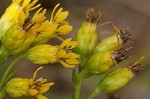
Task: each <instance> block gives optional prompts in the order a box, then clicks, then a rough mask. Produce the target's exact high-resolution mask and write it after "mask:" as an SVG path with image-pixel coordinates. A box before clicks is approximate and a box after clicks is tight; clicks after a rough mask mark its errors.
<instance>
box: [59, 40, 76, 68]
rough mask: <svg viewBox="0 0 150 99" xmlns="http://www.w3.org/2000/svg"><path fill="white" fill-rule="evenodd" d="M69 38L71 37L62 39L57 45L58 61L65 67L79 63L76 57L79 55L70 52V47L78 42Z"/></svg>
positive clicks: (71, 66) (73, 46)
mask: <svg viewBox="0 0 150 99" xmlns="http://www.w3.org/2000/svg"><path fill="white" fill-rule="evenodd" d="M71 40H72V39H71V38H68V39H66V40H64V41H63V43H62V44H61V45H60V46H59V47H58V50H59V51H58V53H57V57H58V62H60V63H61V64H62V65H63V66H64V67H66V68H73V67H74V66H75V65H77V64H79V61H78V60H77V59H76V58H79V55H78V54H76V53H73V52H72V49H73V48H75V47H76V46H77V45H78V44H79V42H78V41H71Z"/></svg>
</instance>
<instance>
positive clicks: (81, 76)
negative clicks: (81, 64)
mask: <svg viewBox="0 0 150 99" xmlns="http://www.w3.org/2000/svg"><path fill="white" fill-rule="evenodd" d="M87 76H89V75H88V73H87V71H86V70H82V71H81V72H80V73H79V75H78V82H77V83H76V84H74V94H73V99H80V90H81V84H82V80H83V79H85V78H86V77H87Z"/></svg>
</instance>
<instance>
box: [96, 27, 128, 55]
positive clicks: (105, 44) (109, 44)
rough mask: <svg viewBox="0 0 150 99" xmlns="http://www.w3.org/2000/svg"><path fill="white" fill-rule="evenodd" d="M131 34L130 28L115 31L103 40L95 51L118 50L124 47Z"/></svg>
mask: <svg viewBox="0 0 150 99" xmlns="http://www.w3.org/2000/svg"><path fill="white" fill-rule="evenodd" d="M130 35H131V34H130V33H129V32H128V30H124V31H123V32H122V31H120V33H115V34H113V35H112V36H110V37H108V38H106V39H104V40H102V41H101V42H100V43H99V44H98V45H97V46H96V47H95V49H94V53H97V52H102V51H116V50H117V49H120V48H122V47H123V45H124V44H125V43H126V42H127V41H128V40H129V36H130Z"/></svg>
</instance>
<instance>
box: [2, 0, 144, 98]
mask: <svg viewBox="0 0 150 99" xmlns="http://www.w3.org/2000/svg"><path fill="white" fill-rule="evenodd" d="M38 1H39V0H12V3H11V5H10V6H9V7H8V8H7V9H6V11H5V13H4V14H3V15H2V17H1V18H0V41H1V42H2V45H1V47H0V59H1V61H0V66H1V65H3V63H4V62H5V61H6V60H7V59H8V58H9V57H11V56H15V57H16V59H15V60H14V61H12V63H11V64H10V65H9V67H8V68H7V70H6V71H5V73H4V75H3V77H2V80H1V82H0V99H2V98H3V97H4V96H5V95H6V93H7V94H8V95H10V96H11V97H21V96H36V97H37V98H38V99H48V98H47V97H45V96H44V95H43V93H45V92H47V91H48V90H49V89H50V87H51V86H52V85H53V84H54V83H53V82H50V83H46V82H47V79H44V78H42V77H41V78H39V79H37V80H35V78H36V75H37V72H38V71H39V70H40V69H42V68H43V67H39V68H38V69H37V70H36V71H35V72H34V74H33V77H32V78H29V79H26V78H12V79H11V80H10V77H11V76H12V75H13V74H14V73H15V70H14V69H12V67H13V66H14V64H15V63H16V62H18V61H19V60H20V59H23V58H24V59H27V60H28V61H30V62H32V63H34V64H38V65H41V64H54V63H60V64H62V65H63V66H64V67H65V68H74V67H75V66H79V67H78V68H79V70H78V74H77V73H76V70H73V73H72V77H73V78H72V80H73V87H74V94H73V99H80V98H81V97H80V88H81V81H82V80H83V79H85V78H87V77H91V76H93V75H101V74H106V75H105V76H104V77H103V78H102V79H101V80H100V83H99V84H98V85H97V87H96V89H95V90H94V91H93V93H92V94H91V95H90V96H89V98H87V99H93V97H94V96H96V95H97V94H99V93H101V92H104V93H114V92H115V91H117V90H119V89H120V88H122V87H124V86H125V85H126V84H127V83H128V82H129V81H130V80H131V79H132V78H133V77H134V75H137V74H138V73H139V72H140V71H141V70H142V69H143V68H142V67H141V66H140V62H141V61H142V60H143V59H144V57H141V58H140V59H139V60H138V61H136V62H135V63H133V64H131V65H130V66H126V67H122V68H117V69H115V68H114V67H115V66H117V65H118V63H120V62H122V61H123V60H125V59H129V58H130V57H129V56H127V53H128V51H129V50H130V49H131V48H132V47H128V48H125V44H126V42H127V41H128V40H130V36H131V33H129V31H128V29H125V30H120V29H119V28H118V27H117V26H116V25H114V23H113V22H110V21H108V22H106V23H104V24H99V21H100V18H101V16H102V15H103V14H102V13H101V12H99V14H98V15H97V16H95V14H94V9H92V8H91V9H89V10H88V11H87V13H86V20H85V21H84V22H83V23H82V25H81V27H80V28H79V30H78V31H77V33H76V41H73V40H72V38H67V39H63V38H61V37H60V36H61V35H66V34H68V33H70V32H71V31H72V29H73V27H72V26H71V25H70V24H69V22H67V21H66V18H67V17H68V15H69V12H68V11H63V8H59V9H58V7H59V6H60V4H57V5H56V6H55V7H54V9H53V10H52V13H51V16H50V18H49V19H47V18H46V16H45V14H46V11H47V10H46V9H43V8H42V7H40V6H41V4H39V3H38ZM34 10H36V11H34ZM32 11H34V12H35V13H33V14H31V13H32ZM106 24H111V25H112V26H113V28H114V29H115V31H116V32H114V33H113V35H111V36H109V37H107V38H105V39H103V40H101V41H100V42H98V35H97V27H100V26H104V25H106ZM52 38H57V39H59V40H60V41H61V44H60V45H59V44H58V45H50V44H47V42H48V41H49V40H50V39H52ZM97 43H98V44H97ZM0 68H1V67H0ZM111 69H114V70H112V71H110V70H111Z"/></svg>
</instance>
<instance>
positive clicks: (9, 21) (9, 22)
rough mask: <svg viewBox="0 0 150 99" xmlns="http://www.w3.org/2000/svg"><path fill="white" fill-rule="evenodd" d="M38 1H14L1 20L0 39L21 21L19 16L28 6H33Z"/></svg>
mask: <svg viewBox="0 0 150 99" xmlns="http://www.w3.org/2000/svg"><path fill="white" fill-rule="evenodd" d="M37 1H38V0H33V1H32V3H30V2H31V0H12V3H11V5H10V6H9V7H8V8H7V9H6V11H5V13H4V14H3V15H2V17H1V19H0V33H1V34H0V38H1V37H2V36H3V35H4V33H5V32H6V31H7V30H8V29H9V28H10V27H11V26H13V25H14V24H17V23H18V21H19V19H18V17H19V15H20V13H21V12H22V10H23V9H24V8H26V6H27V5H31V4H33V2H35V3H36V2H37Z"/></svg>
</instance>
